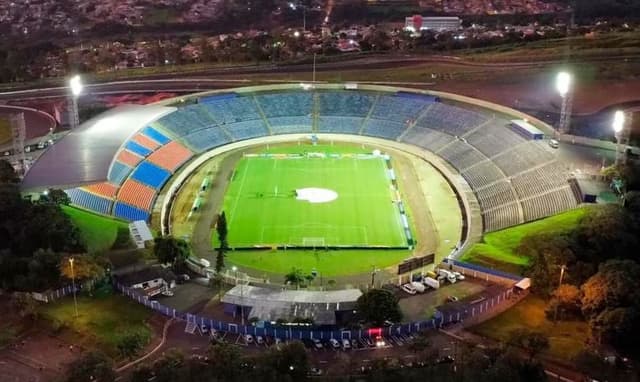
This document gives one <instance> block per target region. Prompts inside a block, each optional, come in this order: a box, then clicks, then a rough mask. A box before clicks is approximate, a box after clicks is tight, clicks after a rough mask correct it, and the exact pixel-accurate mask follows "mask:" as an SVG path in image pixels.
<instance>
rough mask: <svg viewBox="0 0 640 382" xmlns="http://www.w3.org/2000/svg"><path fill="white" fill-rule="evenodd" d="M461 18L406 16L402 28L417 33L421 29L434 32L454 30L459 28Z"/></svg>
mask: <svg viewBox="0 0 640 382" xmlns="http://www.w3.org/2000/svg"><path fill="white" fill-rule="evenodd" d="M461 25H462V20H461V19H460V18H459V17H450V16H445V17H423V16H420V15H413V16H408V17H406V18H405V21H404V29H405V30H408V31H410V32H414V33H419V32H420V31H422V30H432V31H434V32H442V31H455V30H458V29H460V26H461Z"/></svg>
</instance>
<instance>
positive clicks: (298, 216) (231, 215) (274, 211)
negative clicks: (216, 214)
mask: <svg viewBox="0 0 640 382" xmlns="http://www.w3.org/2000/svg"><path fill="white" fill-rule="evenodd" d="M387 174H388V172H387V165H386V161H385V160H384V159H383V158H382V157H374V156H362V155H360V156H355V155H348V154H341V155H328V156H323V157H315V156H312V155H306V156H297V157H296V156H293V155H286V154H281V155H278V154H270V155H263V156H260V155H257V156H245V157H243V158H242V159H241V160H240V162H239V163H238V165H237V167H236V170H235V172H234V175H233V178H232V180H231V182H230V184H229V186H228V189H227V192H226V194H225V198H224V203H223V204H224V211H225V214H226V215H227V227H228V232H229V233H228V243H229V246H230V247H231V248H246V247H254V246H271V247H275V246H280V247H282V246H285V245H286V246H296V247H325V246H327V247H334V246H335V247H396V248H406V247H408V244H407V239H406V235H405V232H404V228H403V225H402V220H401V215H400V213H399V210H398V207H397V205H396V204H395V203H394V202H393V200H394V199H395V198H396V196H395V191H394V190H393V188H392V186H391V181H390V179H389V177H388V175H387Z"/></svg>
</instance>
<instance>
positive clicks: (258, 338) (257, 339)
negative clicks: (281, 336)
mask: <svg viewBox="0 0 640 382" xmlns="http://www.w3.org/2000/svg"><path fill="white" fill-rule="evenodd" d="M256 342H257V343H258V345H264V338H263V337H262V336H256Z"/></svg>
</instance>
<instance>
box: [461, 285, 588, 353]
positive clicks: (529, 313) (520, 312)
mask: <svg viewBox="0 0 640 382" xmlns="http://www.w3.org/2000/svg"><path fill="white" fill-rule="evenodd" d="M545 307H546V303H545V302H544V301H543V300H542V299H540V298H539V297H536V296H533V295H531V296H528V297H527V298H525V299H524V300H523V301H521V302H520V303H518V304H517V305H515V306H514V307H513V308H511V309H509V310H507V311H506V312H504V313H502V314H500V315H499V316H497V317H495V318H493V319H491V320H489V321H485V322H483V323H482V324H480V325H478V326H475V327H473V328H472V329H471V330H472V331H474V332H476V333H478V334H480V335H482V336H485V337H489V338H493V339H496V340H499V341H506V340H508V338H509V333H510V332H511V331H512V330H514V329H519V328H527V329H531V330H536V331H540V332H542V333H544V334H545V335H547V336H548V337H549V343H550V345H551V347H550V349H549V351H548V355H550V356H552V357H554V358H559V359H563V360H567V361H570V360H571V359H572V358H573V357H574V356H575V355H576V354H578V353H579V352H580V351H581V350H583V349H584V347H585V341H586V339H587V333H588V326H587V323H586V322H584V321H558V322H557V323H553V322H552V321H550V320H548V319H547V318H546V316H545V314H544V309H545Z"/></svg>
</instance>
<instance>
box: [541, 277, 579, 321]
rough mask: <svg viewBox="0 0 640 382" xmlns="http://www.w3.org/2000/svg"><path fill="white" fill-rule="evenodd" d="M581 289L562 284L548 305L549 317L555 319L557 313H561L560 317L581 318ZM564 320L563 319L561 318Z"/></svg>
mask: <svg viewBox="0 0 640 382" xmlns="http://www.w3.org/2000/svg"><path fill="white" fill-rule="evenodd" d="M581 297H582V296H581V294H580V289H579V288H578V287H576V286H575V285H571V284H562V285H560V286H559V287H558V288H557V289H556V290H555V291H553V293H552V294H551V300H549V304H548V305H547V309H546V314H547V317H554V316H555V315H556V312H559V313H560V317H567V318H574V319H575V318H580V317H581V316H582V312H581V311H580V307H581V302H580V298H581ZM561 319H562V318H561Z"/></svg>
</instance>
